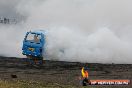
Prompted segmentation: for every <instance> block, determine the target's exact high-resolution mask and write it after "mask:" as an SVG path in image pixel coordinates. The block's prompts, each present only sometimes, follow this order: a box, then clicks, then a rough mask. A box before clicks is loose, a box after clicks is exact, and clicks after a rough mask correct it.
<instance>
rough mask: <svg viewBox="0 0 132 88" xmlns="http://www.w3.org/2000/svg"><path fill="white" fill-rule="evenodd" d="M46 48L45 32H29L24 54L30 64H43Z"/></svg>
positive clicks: (25, 40)
mask: <svg viewBox="0 0 132 88" xmlns="http://www.w3.org/2000/svg"><path fill="white" fill-rule="evenodd" d="M44 46H45V32H44V31H29V32H27V33H26V35H25V38H24V40H23V47H22V54H23V55H26V56H27V58H26V62H27V63H28V64H43V54H44V50H45V49H44Z"/></svg>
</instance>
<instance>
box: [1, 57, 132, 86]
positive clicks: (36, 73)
mask: <svg viewBox="0 0 132 88" xmlns="http://www.w3.org/2000/svg"><path fill="white" fill-rule="evenodd" d="M85 64H86V63H79V62H63V61H48V60H46V61H45V64H44V65H43V66H41V67H36V66H27V65H25V64H24V62H23V59H22V58H13V57H10V58H9V57H0V79H1V80H12V79H13V78H12V77H11V75H16V76H17V78H16V79H17V80H27V81H28V80H29V81H37V82H43V83H45V84H49V83H57V84H63V85H73V86H80V80H79V76H80V75H81V73H80V71H81V68H82V66H85ZM88 67H89V75H90V79H130V80H131V79H132V64H97V63H89V64H88ZM130 86H132V84H130V85H129V88H131V87H130ZM121 88H124V87H121ZM125 88H126V87H125Z"/></svg>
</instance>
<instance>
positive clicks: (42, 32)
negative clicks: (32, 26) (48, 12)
mask: <svg viewBox="0 0 132 88" xmlns="http://www.w3.org/2000/svg"><path fill="white" fill-rule="evenodd" d="M30 33H35V34H47V31H46V30H36V31H30Z"/></svg>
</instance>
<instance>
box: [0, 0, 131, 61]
mask: <svg viewBox="0 0 132 88" xmlns="http://www.w3.org/2000/svg"><path fill="white" fill-rule="evenodd" d="M131 3H132V1H131V0H116V1H115V0H32V1H27V0H20V1H19V2H18V3H17V5H16V6H15V8H14V9H15V11H16V12H17V13H19V14H20V15H22V16H24V17H27V20H26V22H25V23H24V25H23V28H20V30H22V31H20V30H19V31H17V33H18V34H19V35H23V34H24V33H25V32H26V31H27V30H29V29H26V28H30V29H35V28H36V29H38V28H41V29H42V28H47V29H48V34H47V46H46V51H47V52H46V53H47V57H48V59H55V60H63V61H79V62H98V63H132V60H131V57H132V55H131V51H132V38H131V37H132V30H131V28H132V26H131V25H132V10H131V8H132V6H131ZM24 26H26V27H24ZM15 29H16V28H15ZM15 29H14V31H13V32H12V33H15ZM10 30H11V29H10ZM12 30H13V29H12ZM5 33H6V32H5ZM9 33H10V31H9ZM3 34H4V31H3ZM11 36H12V38H13V37H14V35H11ZM8 37H9V36H8ZM22 39H23V37H22V36H21V37H18V39H15V40H14V43H12V45H8V44H7V45H6V46H16V41H17V40H19V44H20V40H22ZM2 42H7V41H2ZM2 44H5V43H2ZM17 47H19V46H17ZM5 49H6V48H4V50H5ZM10 49H12V48H10ZM18 51H19V52H20V49H19V50H18ZM0 52H1V51H0ZM2 53H3V52H2ZM4 53H5V52H4ZM16 53H18V52H17V51H15V52H13V53H10V52H8V53H5V54H6V55H8V54H12V55H14V56H16Z"/></svg>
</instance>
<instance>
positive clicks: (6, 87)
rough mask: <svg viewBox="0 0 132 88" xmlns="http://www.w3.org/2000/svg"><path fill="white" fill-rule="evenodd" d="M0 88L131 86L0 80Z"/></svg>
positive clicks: (127, 87)
mask: <svg viewBox="0 0 132 88" xmlns="http://www.w3.org/2000/svg"><path fill="white" fill-rule="evenodd" d="M0 88H131V86H86V87H81V86H80V87H77V86H72V85H61V84H58V83H42V82H35V81H24V80H10V81H9V80H8V81H7V80H0Z"/></svg>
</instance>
